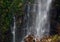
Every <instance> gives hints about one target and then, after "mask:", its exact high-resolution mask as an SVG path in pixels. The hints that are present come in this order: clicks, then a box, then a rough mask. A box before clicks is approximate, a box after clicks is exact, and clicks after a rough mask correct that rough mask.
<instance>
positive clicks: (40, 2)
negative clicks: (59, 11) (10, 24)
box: [35, 0, 51, 38]
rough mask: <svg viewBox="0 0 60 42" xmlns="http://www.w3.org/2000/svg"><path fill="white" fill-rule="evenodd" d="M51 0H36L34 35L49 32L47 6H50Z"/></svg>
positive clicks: (40, 35)
mask: <svg viewBox="0 0 60 42" xmlns="http://www.w3.org/2000/svg"><path fill="white" fill-rule="evenodd" d="M50 3H51V0H37V6H38V7H37V8H38V12H37V16H36V26H35V29H36V36H38V37H39V38H41V37H43V36H44V35H48V34H49V28H50V24H49V14H48V11H49V7H50Z"/></svg>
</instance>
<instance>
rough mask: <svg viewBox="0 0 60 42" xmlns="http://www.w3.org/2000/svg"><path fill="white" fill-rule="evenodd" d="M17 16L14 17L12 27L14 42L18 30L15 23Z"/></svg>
mask: <svg viewBox="0 0 60 42" xmlns="http://www.w3.org/2000/svg"><path fill="white" fill-rule="evenodd" d="M15 20H16V19H15V16H14V17H13V21H14V22H13V27H12V34H13V40H12V42H15V29H16V22H15Z"/></svg>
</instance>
